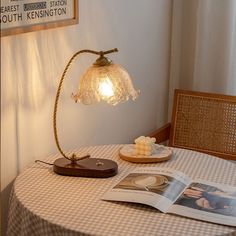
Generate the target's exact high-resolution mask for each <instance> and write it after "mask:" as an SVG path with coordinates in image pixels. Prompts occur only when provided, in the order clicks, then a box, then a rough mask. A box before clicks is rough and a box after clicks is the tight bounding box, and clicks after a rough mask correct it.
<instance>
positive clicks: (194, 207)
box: [168, 180, 236, 226]
mask: <svg viewBox="0 0 236 236" xmlns="http://www.w3.org/2000/svg"><path fill="white" fill-rule="evenodd" d="M168 212H170V213H174V214H178V215H183V216H186V217H190V218H195V219H199V220H204V221H210V222H214V223H217V224H224V225H231V226H236V187H232V186H226V185H222V184H216V183H212V182H208V181H204V180H195V181H193V182H192V183H191V184H190V185H189V186H188V187H187V188H186V189H185V191H184V192H183V193H182V195H181V196H180V197H179V198H178V200H177V201H176V202H175V203H174V205H172V206H171V208H170V210H169V211H168Z"/></svg>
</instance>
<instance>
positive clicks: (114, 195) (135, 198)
mask: <svg viewBox="0 0 236 236" xmlns="http://www.w3.org/2000/svg"><path fill="white" fill-rule="evenodd" d="M190 182H191V180H190V179H189V177H188V176H186V175H185V174H183V173H182V172H179V171H175V170H171V169H163V168H155V167H146V168H137V169H135V171H133V172H131V173H129V174H128V175H127V176H126V177H125V178H123V179H122V180H121V181H120V182H119V183H117V184H116V185H115V186H114V187H113V188H112V189H111V190H109V191H108V192H107V193H105V195H104V196H103V197H102V199H103V200H114V201H127V202H136V203H142V204H146V205H149V206H153V207H155V208H157V209H159V210H160V211H162V212H167V211H168V209H169V208H170V206H171V205H172V204H173V203H174V202H175V201H176V199H177V198H178V197H179V196H180V195H181V193H182V192H183V191H184V190H185V188H186V187H187V186H188V185H189V184H190Z"/></svg>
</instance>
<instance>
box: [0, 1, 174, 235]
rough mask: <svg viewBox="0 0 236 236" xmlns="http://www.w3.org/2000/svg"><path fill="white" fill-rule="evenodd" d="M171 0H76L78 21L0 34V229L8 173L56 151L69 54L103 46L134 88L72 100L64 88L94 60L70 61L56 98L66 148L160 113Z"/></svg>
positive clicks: (117, 134) (151, 120)
mask: <svg viewBox="0 0 236 236" xmlns="http://www.w3.org/2000/svg"><path fill="white" fill-rule="evenodd" d="M171 10H172V1H171V0H146V1H143V0H136V1H133V0H119V1H115V0H96V1H92V0H80V1H79V21H80V22H79V24H78V25H74V26H69V27H63V28H56V29H52V30H46V31H38V32H32V33H27V34H21V35H16V36H8V37H3V38H1V204H2V209H1V210H2V226H3V227H2V233H3V235H4V230H5V228H6V217H7V209H8V199H9V193H10V190H11V186H12V182H13V181H14V179H15V177H16V176H17V175H18V174H19V173H20V172H21V171H22V170H23V169H24V168H26V167H27V165H29V164H30V163H32V162H33V161H34V160H35V159H43V158H44V157H46V156H48V155H50V154H53V153H57V150H56V145H55V143H54V137H53V130H52V113H53V103H54V96H55V93H56V87H57V83H58V82H59V78H60V76H61V73H62V72H63V69H64V66H65V64H66V63H67V61H68V60H69V59H70V57H71V56H72V54H73V53H75V52H76V51H78V50H81V49H86V48H87V49H93V50H107V49H111V48H114V47H117V48H118V49H119V53H118V54H113V55H111V56H110V57H111V59H113V60H114V62H116V63H119V64H122V65H123V66H124V67H125V68H126V69H127V70H128V71H129V73H130V75H131V77H132V78H133V83H134V86H135V87H136V88H138V89H140V90H141V95H140V97H139V98H138V99H137V100H136V101H135V102H132V101H129V102H127V103H124V104H121V105H118V106H115V107H111V106H109V105H106V104H99V105H96V106H84V105H81V104H75V103H74V102H73V101H72V100H71V99H70V95H71V92H74V91H75V90H76V89H77V86H78V79H79V76H80V75H81V73H82V71H83V70H84V69H86V68H87V67H88V66H89V65H90V64H91V63H92V62H93V61H94V60H95V59H96V57H94V56H93V55H91V56H83V57H81V59H80V60H77V61H76V63H74V65H73V66H72V68H71V71H70V72H69V73H68V76H67V77H68V78H67V79H66V81H65V86H64V90H63V95H62V99H61V101H60V104H59V113H58V127H59V136H60V139H61V143H62V146H63V148H64V149H65V150H69V149H72V148H75V147H78V148H79V147H82V146H89V145H101V144H112V143H130V142H132V141H133V139H134V138H136V137H137V136H139V135H141V134H147V133H149V132H150V131H152V130H154V129H155V128H156V127H157V126H160V125H162V124H164V123H165V122H166V120H167V108H168V107H167V104H168V77H169V55H170V27H171Z"/></svg>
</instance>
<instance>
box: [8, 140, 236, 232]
mask: <svg viewBox="0 0 236 236" xmlns="http://www.w3.org/2000/svg"><path fill="white" fill-rule="evenodd" d="M121 147H122V145H109V146H96V147H88V148H83V149H82V151H85V152H89V153H90V154H91V155H92V157H97V158H98V157H99V158H110V159H112V160H115V161H116V162H117V163H118V165H119V173H118V175H116V176H114V177H112V178H107V179H91V178H78V177H65V176H60V175H57V174H55V173H54V172H53V170H52V167H48V166H45V165H43V164H33V165H32V166H30V167H29V168H27V169H26V170H25V171H23V173H22V174H20V175H19V176H18V177H17V178H16V180H15V183H14V187H13V190H12V193H11V199H10V209H9V219H8V236H13V235H15V236H25V235H27V236H44V235H49V236H54V235H55V236H61V235H63V236H72V235H73V236H74V235H112V236H115V235H119V236H121V235H125V236H127V235H142V236H143V235H162V236H164V235H168V236H170V235H175V236H178V235H188V236H194V235H196V236H200V235H204V236H206V235H236V229H235V228H234V227H228V226H222V225H217V224H213V223H208V222H203V221H198V220H193V219H189V218H185V217H181V216H176V215H171V214H163V213H160V212H159V211H158V210H156V209H154V208H151V207H149V206H146V205H141V204H134V203H122V202H108V201H102V200H100V198H101V196H102V195H103V194H104V193H105V192H106V191H108V189H110V188H111V187H112V186H113V185H114V183H116V182H118V181H119V180H120V179H121V178H123V177H124V176H125V175H126V174H127V173H128V172H129V171H132V170H133V169H134V168H136V167H138V166H139V167H140V166H143V165H144V164H132V163H129V162H126V161H123V160H121V159H120V158H119V156H118V151H119V149H120V148H121ZM173 150H174V156H173V158H172V159H171V160H170V161H167V162H163V163H156V164H146V165H145V166H159V167H169V168H174V169H176V170H180V171H183V172H185V173H186V174H187V175H189V176H191V177H192V178H201V179H205V180H209V181H213V182H219V183H224V184H229V185H233V186H236V165H235V164H233V163H232V162H229V161H225V160H222V159H219V158H216V157H212V156H209V155H206V154H201V153H198V152H193V151H188V150H182V149H173ZM80 151H81V150H80ZM58 157H60V156H59V155H56V156H51V157H49V158H47V159H46V161H49V162H53V161H54V160H55V159H56V158H58Z"/></svg>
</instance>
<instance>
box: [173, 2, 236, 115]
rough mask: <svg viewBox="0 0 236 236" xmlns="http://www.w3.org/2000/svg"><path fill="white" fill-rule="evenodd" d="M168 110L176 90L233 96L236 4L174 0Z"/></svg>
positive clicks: (235, 73)
mask: <svg viewBox="0 0 236 236" xmlns="http://www.w3.org/2000/svg"><path fill="white" fill-rule="evenodd" d="M170 66H171V70H170V83H169V88H170V96H169V101H170V106H169V114H171V107H172V100H173V91H174V89H175V88H180V89H187V90H195V91H203V92H212V93H222V94H229V95H236V1H235V0H174V2H173V17H172V42H171V62H170Z"/></svg>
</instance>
